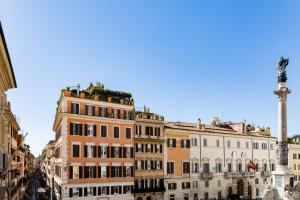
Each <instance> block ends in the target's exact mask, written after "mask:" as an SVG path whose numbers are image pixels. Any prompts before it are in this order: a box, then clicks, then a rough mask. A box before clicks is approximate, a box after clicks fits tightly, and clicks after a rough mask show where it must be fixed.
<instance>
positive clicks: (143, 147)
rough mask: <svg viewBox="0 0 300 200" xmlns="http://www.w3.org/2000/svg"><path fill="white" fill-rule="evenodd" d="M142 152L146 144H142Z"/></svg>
mask: <svg viewBox="0 0 300 200" xmlns="http://www.w3.org/2000/svg"><path fill="white" fill-rule="evenodd" d="M142 152H144V144H142Z"/></svg>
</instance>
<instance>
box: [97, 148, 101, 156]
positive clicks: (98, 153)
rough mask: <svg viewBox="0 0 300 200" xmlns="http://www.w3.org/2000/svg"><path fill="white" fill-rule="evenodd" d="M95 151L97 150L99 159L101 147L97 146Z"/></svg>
mask: <svg viewBox="0 0 300 200" xmlns="http://www.w3.org/2000/svg"><path fill="white" fill-rule="evenodd" d="M97 149H98V158H100V157H101V146H98V147H97Z"/></svg>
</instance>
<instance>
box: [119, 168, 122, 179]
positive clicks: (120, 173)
mask: <svg viewBox="0 0 300 200" xmlns="http://www.w3.org/2000/svg"><path fill="white" fill-rule="evenodd" d="M118 168H119V174H118V175H119V177H122V166H119V167H118Z"/></svg>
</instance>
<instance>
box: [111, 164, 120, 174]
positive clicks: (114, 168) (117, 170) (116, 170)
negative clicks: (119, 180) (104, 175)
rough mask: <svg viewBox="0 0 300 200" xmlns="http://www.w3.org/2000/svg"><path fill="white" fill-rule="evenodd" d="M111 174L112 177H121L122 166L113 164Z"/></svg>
mask: <svg viewBox="0 0 300 200" xmlns="http://www.w3.org/2000/svg"><path fill="white" fill-rule="evenodd" d="M111 169H112V170H111V176H112V177H121V174H120V172H121V166H112V167H111Z"/></svg>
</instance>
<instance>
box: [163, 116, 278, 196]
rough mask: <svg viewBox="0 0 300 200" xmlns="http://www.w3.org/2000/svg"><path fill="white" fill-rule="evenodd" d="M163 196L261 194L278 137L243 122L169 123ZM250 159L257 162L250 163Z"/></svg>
mask: <svg viewBox="0 0 300 200" xmlns="http://www.w3.org/2000/svg"><path fill="white" fill-rule="evenodd" d="M164 130H165V131H164V138H165V141H166V143H165V151H164V160H165V185H166V188H167V191H166V193H165V199H168V200H175V199H184V200H188V199H193V200H198V199H210V198H215V199H224V198H227V197H229V196H232V195H238V196H243V197H247V198H259V197H261V195H262V192H263V189H264V185H265V182H266V181H271V179H270V175H271V171H273V170H275V164H276V163H275V161H276V158H275V156H276V149H275V147H276V138H274V137H271V135H270V130H269V129H268V128H255V127H253V126H250V125H246V123H245V122H241V123H231V122H229V123H221V122H220V120H219V119H218V118H215V119H214V120H213V122H212V124H211V125H206V124H202V123H201V120H200V119H199V120H198V122H197V123H183V122H169V123H165V128H164ZM251 164H252V165H253V166H254V167H252V169H251V168H250V167H251Z"/></svg>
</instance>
